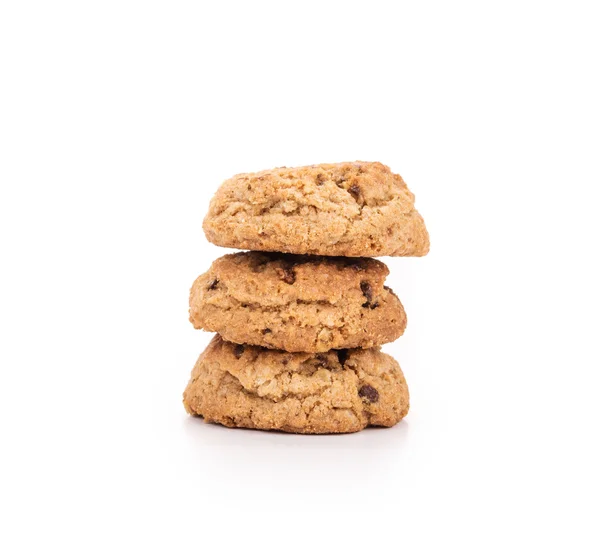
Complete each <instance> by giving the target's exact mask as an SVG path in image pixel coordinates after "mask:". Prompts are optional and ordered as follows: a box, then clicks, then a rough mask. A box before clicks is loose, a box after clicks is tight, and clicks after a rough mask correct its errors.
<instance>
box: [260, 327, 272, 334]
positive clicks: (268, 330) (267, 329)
mask: <svg viewBox="0 0 600 550" xmlns="http://www.w3.org/2000/svg"><path fill="white" fill-rule="evenodd" d="M269 332H273V331H272V330H271V329H270V328H263V329H262V333H263V334H269Z"/></svg>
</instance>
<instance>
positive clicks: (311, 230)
mask: <svg viewBox="0 0 600 550" xmlns="http://www.w3.org/2000/svg"><path fill="white" fill-rule="evenodd" d="M203 227H204V232H205V234H206V237H207V239H208V240H209V241H210V242H212V243H214V244H216V245H219V246H224V247H228V248H239V249H248V250H260V251H273V252H287V253H293V254H316V255H323V256H353V257H361V256H362V257H373V256H424V255H425V254H427V252H428V251H429V235H428V233H427V229H426V228H425V223H424V222H423V218H422V217H421V215H420V214H419V213H418V212H417V211H416V210H415V208H414V195H413V194H412V193H411V192H410V191H409V189H408V187H407V186H406V183H404V180H403V179H402V178H401V177H400V176H399V175H397V174H393V173H392V172H391V171H390V169H389V168H388V167H387V166H384V165H383V164H381V163H379V162H342V163H339V164H319V165H313V166H302V167H298V168H275V169H273V170H265V171H263V172H257V173H253V174H239V175H237V176H234V177H233V178H231V179H229V180H227V181H225V182H224V183H223V184H222V185H221V187H220V188H219V189H218V190H217V192H216V194H215V196H214V197H213V199H212V201H211V203H210V208H209V212H208V214H207V216H206V218H205V220H204V224H203Z"/></svg>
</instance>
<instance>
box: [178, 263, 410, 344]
mask: <svg viewBox="0 0 600 550" xmlns="http://www.w3.org/2000/svg"><path fill="white" fill-rule="evenodd" d="M388 274H389V270H388V268H387V267H386V266H385V264H383V263H381V262H380V261H377V260H373V259H371V258H341V257H338V258H331V257H318V256H295V255H289V254H277V253H261V252H244V253H239V254H230V255H227V256H223V257H222V258H219V259H218V260H216V261H215V262H214V263H213V265H212V267H211V268H210V269H209V270H208V272H207V273H205V274H204V275H201V276H200V277H198V279H196V281H195V282H194V285H193V286H192V290H191V292H190V321H191V322H192V324H193V325H194V327H195V328H202V329H205V330H207V331H210V332H218V333H220V334H221V335H222V336H223V337H224V338H225V339H226V340H229V341H231V342H236V343H238V344H252V345H257V346H264V347H268V348H275V349H281V350H285V351H290V352H301V351H302V352H312V353H314V352H322V351H328V350H330V349H340V348H369V347H373V346H377V345H381V344H384V343H386V342H391V341H393V340H396V339H397V338H398V337H400V336H401V335H402V333H403V332H404V329H405V328H406V314H405V313H404V308H403V307H402V304H401V303H400V300H399V299H398V297H397V296H396V295H395V294H394V293H393V292H392V290H391V289H389V288H387V287H385V286H384V282H385V278H386V277H387V275H388Z"/></svg>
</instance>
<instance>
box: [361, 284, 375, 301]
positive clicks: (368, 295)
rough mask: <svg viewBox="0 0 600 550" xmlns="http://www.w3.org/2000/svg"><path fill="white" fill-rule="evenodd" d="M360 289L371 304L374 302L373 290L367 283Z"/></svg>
mask: <svg viewBox="0 0 600 550" xmlns="http://www.w3.org/2000/svg"><path fill="white" fill-rule="evenodd" d="M360 289H361V290H362V293H363V296H364V297H365V298H366V299H367V302H368V303H369V304H370V303H371V302H372V301H373V288H372V287H371V285H370V284H369V283H368V282H367V281H363V282H362V283H360Z"/></svg>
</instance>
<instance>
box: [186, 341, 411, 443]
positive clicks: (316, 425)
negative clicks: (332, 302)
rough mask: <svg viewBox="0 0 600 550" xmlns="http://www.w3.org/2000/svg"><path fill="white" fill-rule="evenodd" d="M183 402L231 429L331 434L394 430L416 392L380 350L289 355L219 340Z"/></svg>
mask: <svg viewBox="0 0 600 550" xmlns="http://www.w3.org/2000/svg"><path fill="white" fill-rule="evenodd" d="M183 403H184V406H185V408H186V410H187V411H188V413H190V414H192V415H197V416H202V417H204V420H205V421H206V422H216V423H219V424H223V425H225V426H228V427H238V428H256V429H261V430H280V431H285V432H293V433H306V434H324V433H349V432H357V431H359V430H362V429H363V428H365V427H367V426H369V425H372V426H388V427H389V426H393V425H394V424H396V423H398V422H399V421H400V420H401V419H402V418H404V417H405V416H406V414H407V413H408V408H409V395H408V388H407V386H406V381H405V379H404V375H403V374H402V371H401V370H400V367H399V366H398V363H397V362H396V361H395V360H394V359H393V358H392V357H390V356H389V355H386V354H385V353H382V352H381V351H379V349H377V348H371V349H369V350H342V351H338V352H334V351H331V352H328V353H322V354H309V353H286V352H284V351H275V350H266V349H264V348H259V347H252V346H243V345H239V344H233V343H229V342H226V341H224V340H223V339H222V338H221V337H220V336H219V335H217V336H215V337H214V338H213V340H212V342H211V343H210V344H209V346H208V348H207V349H206V350H205V351H204V353H203V354H202V355H201V356H200V358H199V359H198V361H197V362H196V366H195V367H194V370H193V371H192V376H191V379H190V381H189V383H188V386H187V388H186V390H185V392H184V394H183Z"/></svg>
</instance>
